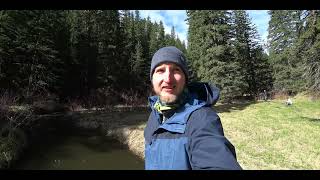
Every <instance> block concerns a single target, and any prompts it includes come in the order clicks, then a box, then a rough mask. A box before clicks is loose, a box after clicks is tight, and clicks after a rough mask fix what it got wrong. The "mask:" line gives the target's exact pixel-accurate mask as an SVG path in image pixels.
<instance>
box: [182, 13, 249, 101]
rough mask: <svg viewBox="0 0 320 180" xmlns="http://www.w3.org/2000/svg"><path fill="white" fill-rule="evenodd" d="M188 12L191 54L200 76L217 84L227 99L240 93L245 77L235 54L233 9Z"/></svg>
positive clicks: (201, 78) (223, 96)
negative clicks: (233, 52)
mask: <svg viewBox="0 0 320 180" xmlns="http://www.w3.org/2000/svg"><path fill="white" fill-rule="evenodd" d="M187 14H188V17H189V27H190V29H189V37H188V41H189V48H190V52H189V53H188V54H189V58H190V60H191V61H192V62H191V63H192V64H193V68H194V69H195V70H196V71H197V77H198V78H199V79H200V80H201V81H209V82H212V83H215V84H217V86H218V87H219V88H220V89H221V96H222V98H223V99H224V100H227V101H230V100H231V99H232V98H234V97H236V96H239V95H241V93H242V90H241V89H242V87H243V86H244V84H245V81H244V77H243V75H242V74H241V71H240V68H241V67H240V64H239V63H238V62H237V61H236V60H235V57H234V56H233V55H232V46H231V39H232V28H231V15H230V12H228V11H188V12H187ZM189 48H188V49H189ZM196 51H197V52H196ZM193 53H194V54H193Z"/></svg>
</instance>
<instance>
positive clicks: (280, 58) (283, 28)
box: [268, 10, 320, 95]
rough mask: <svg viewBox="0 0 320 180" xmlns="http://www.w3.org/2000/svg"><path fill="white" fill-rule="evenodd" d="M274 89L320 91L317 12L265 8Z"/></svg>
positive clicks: (319, 33)
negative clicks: (267, 20) (269, 9)
mask: <svg viewBox="0 0 320 180" xmlns="http://www.w3.org/2000/svg"><path fill="white" fill-rule="evenodd" d="M269 14H270V16H271V20H270V22H269V36H268V39H269V40H270V41H269V52H270V56H269V61H270V63H271V65H272V67H273V77H274V83H273V84H274V89H275V90H276V91H289V92H292V93H297V92H301V91H306V90H307V91H311V92H312V93H313V94H318V95H319V92H320V11H319V10H281V11H280V10H277V11H276V10H273V11H269Z"/></svg>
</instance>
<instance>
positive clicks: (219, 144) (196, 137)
mask: <svg viewBox="0 0 320 180" xmlns="http://www.w3.org/2000/svg"><path fill="white" fill-rule="evenodd" d="M188 123H189V127H188V136H189V146H188V155H189V160H190V165H191V167H192V169H195V170H198V169H217V170H218V169H226V170H241V169H242V168H241V166H240V165H239V163H238V162H237V159H236V153H235V149H234V146H233V145H232V144H231V143H230V141H229V140H228V139H227V138H226V137H225V136H224V133H223V128H222V124H221V121H220V118H219V116H218V115H217V114H216V113H215V112H214V111H213V110H212V109H211V108H209V107H205V108H201V109H199V110H196V111H195V112H193V113H192V114H191V115H190V118H189V121H188Z"/></svg>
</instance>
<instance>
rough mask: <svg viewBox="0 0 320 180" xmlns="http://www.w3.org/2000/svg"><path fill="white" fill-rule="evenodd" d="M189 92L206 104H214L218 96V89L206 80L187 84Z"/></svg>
mask: <svg viewBox="0 0 320 180" xmlns="http://www.w3.org/2000/svg"><path fill="white" fill-rule="evenodd" d="M188 89H189V92H190V93H191V94H192V95H195V96H196V97H195V98H196V99H199V100H202V101H204V102H205V103H206V106H211V105H214V104H216V102H217V101H218V100H219V97H220V90H219V88H217V87H216V86H215V85H214V84H211V83H206V82H192V83H190V84H188Z"/></svg>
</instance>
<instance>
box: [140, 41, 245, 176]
mask: <svg viewBox="0 0 320 180" xmlns="http://www.w3.org/2000/svg"><path fill="white" fill-rule="evenodd" d="M187 67H188V66H187V64H186V58H185V56H184V55H183V53H182V52H181V51H180V50H179V49H177V48H176V47H173V46H169V47H163V48H161V49H159V50H158V51H157V52H156V53H155V54H154V56H153V58H152V62H151V69H150V79H151V82H152V87H153V91H154V93H155V94H156V95H155V96H151V97H149V105H150V107H151V110H152V112H151V113H150V116H149V119H148V122H147V126H146V128H145V131H144V138H145V169H147V170H160V169H162V170H192V169H229V170H241V169H242V168H241V166H240V165H239V163H238V162H237V159H236V152H235V148H234V146H233V145H232V144H231V143H230V141H229V140H228V139H227V138H226V137H225V136H224V132H223V128H222V124H221V121H220V118H219V116H218V115H217V114H216V112H215V111H214V110H213V109H212V108H211V106H212V105H213V104H215V103H216V102H217V100H218V98H219V89H218V88H217V87H215V86H213V85H210V84H208V83H200V82H195V83H189V79H188V78H189V76H188V68H187Z"/></svg>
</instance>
